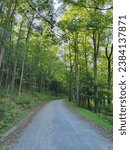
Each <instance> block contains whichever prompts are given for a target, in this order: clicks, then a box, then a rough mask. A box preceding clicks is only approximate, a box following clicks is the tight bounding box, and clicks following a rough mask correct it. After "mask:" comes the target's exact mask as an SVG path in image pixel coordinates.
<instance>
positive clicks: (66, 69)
mask: <svg viewBox="0 0 130 150" xmlns="http://www.w3.org/2000/svg"><path fill="white" fill-rule="evenodd" d="M58 3H59V4H58ZM58 6H60V7H58ZM112 52H113V44H112V1H111V0H98V1H97V0H76V1H75V0H63V1H56V0H54V1H53V0H50V1H42V0H38V1H36V0H32V1H31V0H20V1H18V0H3V1H1V2H0V98H1V99H0V104H3V101H4V99H3V98H2V97H4V96H5V95H8V94H11V95H18V96H19V98H18V99H17V102H16V103H14V102H12V103H13V104H12V105H11V106H13V105H14V106H13V107H15V105H20V103H21V102H24V101H23V100H22V101H20V95H21V93H22V92H26V91H30V92H31V93H34V92H41V93H45V92H51V93H52V94H53V95H58V94H59V93H65V94H68V99H69V101H75V102H76V104H77V105H78V106H81V107H84V108H87V109H89V110H92V111H95V112H101V113H104V114H106V115H111V116H112V65H113V64H112V63H113V62H112ZM26 102H27V103H28V102H29V101H28V100H27V101H26V98H25V103H26ZM5 104H7V105H8V99H6V100H5ZM25 105H26V104H25ZM5 106H6V105H5ZM11 111H12V108H11ZM0 113H2V108H1V107H0Z"/></svg>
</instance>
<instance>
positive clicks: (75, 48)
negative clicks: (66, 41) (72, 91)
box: [74, 32, 80, 106]
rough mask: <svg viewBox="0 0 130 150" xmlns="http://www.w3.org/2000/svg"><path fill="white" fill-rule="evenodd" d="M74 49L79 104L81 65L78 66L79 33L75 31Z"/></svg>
mask: <svg viewBox="0 0 130 150" xmlns="http://www.w3.org/2000/svg"><path fill="white" fill-rule="evenodd" d="M74 51H75V78H76V103H77V106H79V105H80V99H79V67H78V64H79V62H78V33H77V32H75V37H74Z"/></svg>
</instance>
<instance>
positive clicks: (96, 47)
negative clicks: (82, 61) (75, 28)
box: [93, 30, 100, 113]
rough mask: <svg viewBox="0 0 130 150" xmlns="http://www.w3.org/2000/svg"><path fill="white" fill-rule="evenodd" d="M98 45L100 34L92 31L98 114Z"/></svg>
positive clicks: (96, 110) (96, 109)
mask: <svg viewBox="0 0 130 150" xmlns="http://www.w3.org/2000/svg"><path fill="white" fill-rule="evenodd" d="M99 43H100V33H99V30H98V31H93V46H94V62H93V67H94V96H95V112H96V113H98V107H99V101H98V84H97V60H98V51H99Z"/></svg>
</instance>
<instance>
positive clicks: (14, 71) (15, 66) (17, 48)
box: [11, 21, 24, 93]
mask: <svg viewBox="0 0 130 150" xmlns="http://www.w3.org/2000/svg"><path fill="white" fill-rule="evenodd" d="M23 23H24V21H22V23H21V25H20V29H19V35H18V38H17V44H16V51H15V57H16V58H15V59H16V60H15V64H14V67H13V74H12V81H11V93H13V91H14V87H15V78H16V69H17V63H18V58H17V57H18V51H19V42H20V36H21V31H22V27H23Z"/></svg>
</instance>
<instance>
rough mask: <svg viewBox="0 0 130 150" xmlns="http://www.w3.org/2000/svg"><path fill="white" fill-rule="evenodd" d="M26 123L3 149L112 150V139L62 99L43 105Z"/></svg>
mask: <svg viewBox="0 0 130 150" xmlns="http://www.w3.org/2000/svg"><path fill="white" fill-rule="evenodd" d="M32 116H33V117H32ZM27 118H28V117H27ZM26 120H28V121H27V122H28V123H27V124H26V123H23V124H24V126H23V127H21V128H22V129H21V130H22V131H20V132H19V131H17V132H18V133H19V134H18V133H16V136H15V134H14V137H13V138H14V140H12V139H13V138H11V140H10V141H11V142H10V141H9V140H7V141H6V142H5V143H6V144H3V146H2V147H0V150H7V149H8V148H10V150H23V149H24V150H29V149H31V150H81V149H82V150H86V149H88V150H89V149H91V150H112V139H110V138H108V137H106V136H104V135H103V134H102V132H101V131H100V130H99V129H98V128H95V126H93V125H92V124H90V122H89V121H86V120H84V119H83V118H81V117H80V116H78V115H77V114H76V113H74V112H73V111H71V110H70V109H69V108H68V107H67V106H66V105H65V103H64V101H63V100H55V101H51V102H48V103H46V104H45V105H43V106H40V108H37V109H36V110H35V111H34V112H33V114H32V115H31V116H30V117H29V118H28V119H26ZM25 122H26V121H25ZM19 130H20V129H19ZM16 137H17V138H16ZM16 139H17V140H16ZM3 143H4V142H3ZM7 143H9V144H7ZM7 145H8V146H7Z"/></svg>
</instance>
